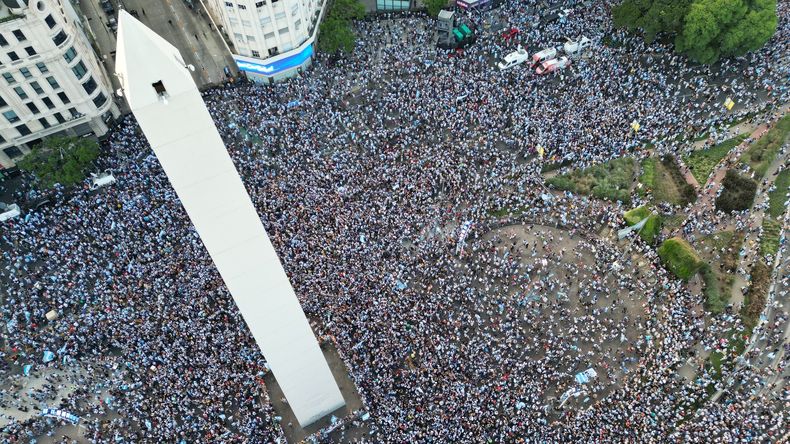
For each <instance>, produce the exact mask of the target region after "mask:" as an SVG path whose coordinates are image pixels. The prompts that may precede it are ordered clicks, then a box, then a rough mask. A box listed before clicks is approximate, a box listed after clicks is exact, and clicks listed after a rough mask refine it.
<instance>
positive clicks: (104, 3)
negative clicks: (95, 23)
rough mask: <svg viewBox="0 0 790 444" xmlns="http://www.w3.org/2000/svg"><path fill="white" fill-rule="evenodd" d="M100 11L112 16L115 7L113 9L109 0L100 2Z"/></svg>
mask: <svg viewBox="0 0 790 444" xmlns="http://www.w3.org/2000/svg"><path fill="white" fill-rule="evenodd" d="M101 9H102V10H103V11H104V12H105V13H106V14H107V15H112V14H114V13H115V7H113V5H112V3H110V0H102V2H101Z"/></svg>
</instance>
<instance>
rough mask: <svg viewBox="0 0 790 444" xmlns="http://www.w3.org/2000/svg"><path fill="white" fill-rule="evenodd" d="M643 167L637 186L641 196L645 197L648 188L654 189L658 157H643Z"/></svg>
mask: <svg viewBox="0 0 790 444" xmlns="http://www.w3.org/2000/svg"><path fill="white" fill-rule="evenodd" d="M641 167H642V174H641V175H640V176H639V186H638V187H637V189H636V190H637V191H636V192H637V193H638V194H639V196H641V197H644V196H645V195H646V194H647V192H648V190H652V189H653V183H654V182H655V176H656V159H655V157H648V158H646V159H642V162H641Z"/></svg>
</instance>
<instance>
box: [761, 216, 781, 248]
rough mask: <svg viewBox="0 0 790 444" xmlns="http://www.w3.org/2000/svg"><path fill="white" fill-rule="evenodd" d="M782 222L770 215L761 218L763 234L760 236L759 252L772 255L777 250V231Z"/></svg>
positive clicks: (779, 229)
mask: <svg viewBox="0 0 790 444" xmlns="http://www.w3.org/2000/svg"><path fill="white" fill-rule="evenodd" d="M781 230H782V224H781V223H780V222H779V221H777V220H774V219H771V218H770V217H766V218H765V219H763V235H762V237H761V238H760V254H762V255H763V256H765V255H767V254H770V255H774V254H776V253H777V252H778V251H779V232H780V231H781Z"/></svg>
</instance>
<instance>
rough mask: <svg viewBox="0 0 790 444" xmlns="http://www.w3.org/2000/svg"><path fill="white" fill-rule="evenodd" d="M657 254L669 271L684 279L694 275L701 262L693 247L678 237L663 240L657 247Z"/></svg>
mask: <svg viewBox="0 0 790 444" xmlns="http://www.w3.org/2000/svg"><path fill="white" fill-rule="evenodd" d="M658 256H659V257H660V258H661V261H662V262H663V263H664V266H666V267H667V269H668V270H669V271H671V272H672V273H673V274H674V275H675V276H677V277H679V278H680V279H683V280H684V281H687V280H689V278H691V277H692V276H694V274H696V273H697V271H698V270H699V269H700V267H702V264H703V262H702V259H701V258H700V256H699V254H697V252H696V251H694V248H692V247H691V245H689V243H688V242H686V241H685V240H683V239H681V238H679V237H673V238H671V239H667V240H665V241H664V243H662V244H661V246H660V247H658Z"/></svg>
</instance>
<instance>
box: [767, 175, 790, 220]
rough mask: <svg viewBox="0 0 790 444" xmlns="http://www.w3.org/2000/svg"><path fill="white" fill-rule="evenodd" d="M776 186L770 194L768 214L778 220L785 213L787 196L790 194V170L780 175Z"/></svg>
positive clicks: (775, 183)
mask: <svg viewBox="0 0 790 444" xmlns="http://www.w3.org/2000/svg"><path fill="white" fill-rule="evenodd" d="M774 185H776V189H775V190H773V191H771V192H770V193H768V204H769V207H768V214H770V215H771V216H772V217H777V218H778V217H779V216H781V215H782V214H784V212H785V203H786V202H787V194H788V193H790V169H787V170H784V171H782V172H781V173H779V176H777V177H776V181H775V182H774Z"/></svg>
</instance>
